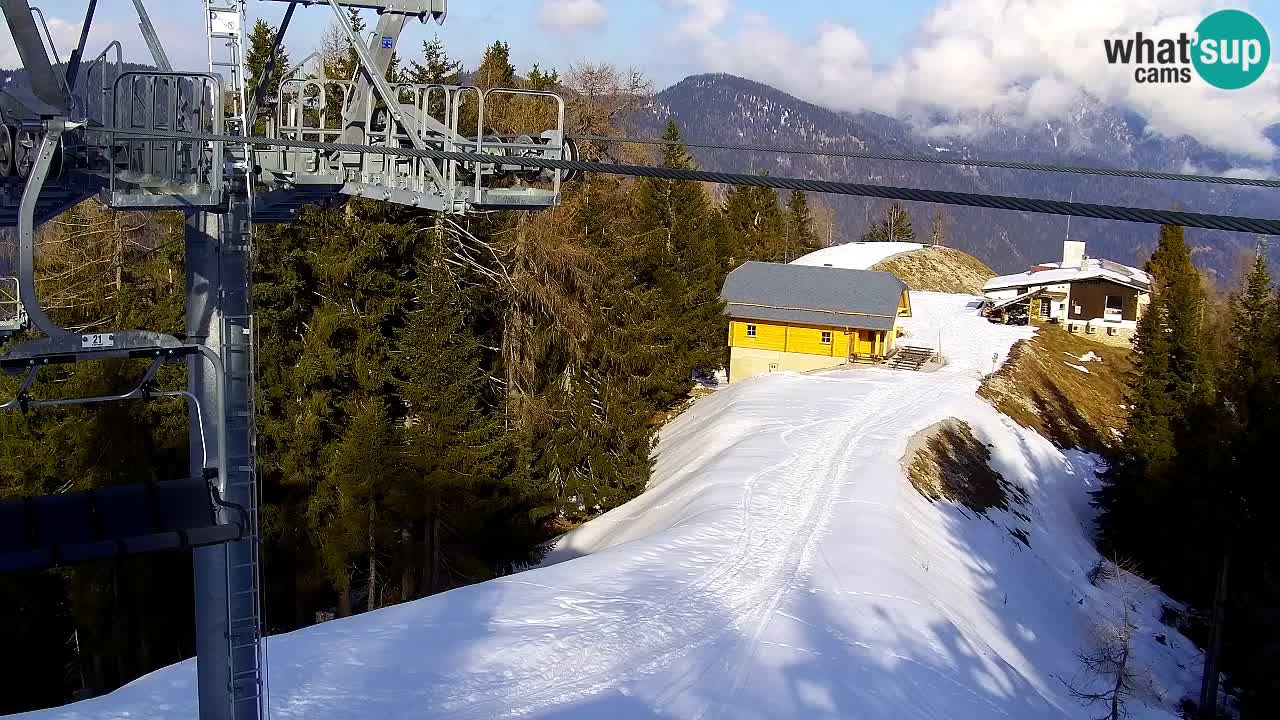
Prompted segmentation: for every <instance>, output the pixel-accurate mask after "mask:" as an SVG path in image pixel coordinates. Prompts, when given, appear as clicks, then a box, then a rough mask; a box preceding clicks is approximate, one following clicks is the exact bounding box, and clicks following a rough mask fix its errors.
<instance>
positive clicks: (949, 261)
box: [871, 245, 995, 295]
mask: <svg viewBox="0 0 1280 720" xmlns="http://www.w3.org/2000/svg"><path fill="white" fill-rule="evenodd" d="M871 269H872V270H883V271H885V272H891V273H893V274H894V275H897V276H898V278H899V279H901V280H902V282H904V283H906V284H907V287H908V288H911V289H912V290H926V291H931V292H945V293H964V294H967V295H981V294H982V284H983V283H985V282H986V281H987V280H989V279H991V278H992V277H993V276H995V273H994V272H992V271H991V268H989V267H987V266H986V265H985V264H983V262H982V261H981V260H979V259H978V258H976V257H974V256H972V255H969V254H968V253H963V252H960V251H959V250H953V249H951V248H948V247H941V246H937V245H929V246H927V247H924V248H921V249H920V250H915V251H912V252H908V253H903V254H901V255H895V256H893V257H891V258H886V259H884V260H881V261H880V262H878V263H876V264H875V265H873V266H871Z"/></svg>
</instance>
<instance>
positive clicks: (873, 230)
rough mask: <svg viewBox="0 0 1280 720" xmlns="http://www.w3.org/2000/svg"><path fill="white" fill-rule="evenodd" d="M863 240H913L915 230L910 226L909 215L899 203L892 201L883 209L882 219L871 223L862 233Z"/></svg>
mask: <svg viewBox="0 0 1280 720" xmlns="http://www.w3.org/2000/svg"><path fill="white" fill-rule="evenodd" d="M862 241H863V242H915V241H916V232H915V230H913V229H912V228H911V215H910V214H909V213H908V212H907V209H906V208H904V207H903V206H902V204H901V203H897V202H895V203H892V204H891V205H889V207H888V208H887V209H886V210H885V214H884V219H883V220H880V221H878V222H874V223H872V224H871V227H869V228H867V231H866V232H865V233H863V235H862Z"/></svg>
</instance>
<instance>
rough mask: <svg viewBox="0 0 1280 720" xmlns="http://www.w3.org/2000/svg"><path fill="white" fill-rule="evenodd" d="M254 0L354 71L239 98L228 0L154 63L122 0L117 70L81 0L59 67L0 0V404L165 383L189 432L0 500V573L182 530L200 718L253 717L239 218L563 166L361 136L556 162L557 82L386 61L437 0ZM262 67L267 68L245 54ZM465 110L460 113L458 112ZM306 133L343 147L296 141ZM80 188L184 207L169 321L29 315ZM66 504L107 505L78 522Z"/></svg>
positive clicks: (131, 546) (420, 192)
mask: <svg viewBox="0 0 1280 720" xmlns="http://www.w3.org/2000/svg"><path fill="white" fill-rule="evenodd" d="M263 1H264V2H289V7H288V9H287V11H286V13H285V15H284V19H283V21H282V23H281V27H280V28H279V31H278V32H277V35H276V38H275V44H276V46H277V47H278V46H279V44H280V43H281V41H282V38H283V36H284V34H285V31H286V29H287V27H288V25H289V22H290V20H291V19H292V17H293V15H294V13H295V11H296V9H297V8H298V6H309V5H323V6H326V7H328V9H329V10H330V11H331V12H332V14H333V18H334V22H335V23H336V25H337V27H338V28H339V29H340V30H341V31H342V33H343V34H344V35H345V36H346V37H347V39H348V41H349V42H350V43H351V45H352V47H353V48H354V49H355V51H356V55H357V59H358V69H357V72H356V73H355V75H354V76H353V77H350V78H330V77H326V75H325V69H324V63H323V62H322V61H321V59H319V58H317V57H316V56H314V55H313V56H311V57H310V58H308V60H305V61H303V63H302V64H301V65H299V66H297V67H294V68H288V69H287V72H286V73H285V80H284V82H283V83H282V84H281V85H280V86H279V87H273V88H268V87H265V86H263V87H259V88H258V89H257V92H256V93H255V94H254V95H253V96H250V95H249V93H248V90H247V88H246V80H247V76H246V73H245V60H246V44H245V33H246V29H247V21H246V0H203V2H204V13H205V25H206V28H205V29H206V35H207V37H208V43H209V66H208V67H207V68H205V69H203V70H200V71H194V72H193V71H180V70H174V69H173V68H172V67H171V66H170V64H169V60H168V57H167V55H166V53H165V52H164V46H163V44H162V43H161V41H160V39H159V38H158V37H157V36H156V33H155V30H154V27H153V26H152V24H151V22H150V20H149V18H148V17H147V13H146V9H145V7H144V6H143V3H142V0H134V6H135V7H136V9H137V12H138V18H139V29H140V30H141V31H142V34H143V37H144V38H145V40H146V43H147V47H148V50H149V52H150V54H151V57H152V59H153V62H154V64H155V66H156V68H157V69H156V70H147V71H126V70H125V69H124V65H123V48H122V46H121V44H120V43H119V42H112V43H110V44H108V45H107V47H106V48H105V49H103V50H102V52H100V53H99V54H97V55H94V56H92V57H91V58H88V59H87V60H86V55H85V42H86V39H87V37H88V35H89V29H90V27H91V26H92V23H93V16H94V10H95V9H96V5H97V0H87V8H86V13H85V18H84V24H83V28H82V32H81V34H80V40H79V44H78V46H77V47H75V48H74V49H72V51H71V53H70V54H69V56H68V62H67V65H66V67H65V69H64V68H59V67H58V66H57V65H55V63H58V62H59V56H58V53H57V50H56V48H55V47H54V45H53V39H52V36H51V35H50V34H49V32H48V30H47V28H46V27H45V26H44V19H43V16H41V15H39V13H38V11H36V10H35V8H32V7H30V6H29V4H28V2H27V0H0V10H3V13H4V16H5V21H6V22H7V23H8V26H9V30H10V32H11V33H12V35H13V38H14V44H15V45H16V47H17V50H18V53H19V55H20V56H21V58H22V63H23V67H24V68H25V69H26V71H27V74H28V75H29V77H30V89H29V91H28V90H13V89H8V88H6V89H5V90H2V91H0V226H8V227H13V228H15V231H16V236H17V241H18V242H17V244H18V277H17V292H16V298H12V299H10V300H7V301H6V300H4V299H0V302H3V304H4V305H5V307H7V308H10V311H9V312H6V313H5V314H3V316H2V317H0V330H3V331H6V332H13V331H17V330H20V329H21V328H24V327H26V328H29V329H30V330H34V331H38V333H39V334H41V335H42V337H37V338H35V339H24V340H22V341H20V342H16V343H14V344H12V345H10V347H9V348H8V350H7V352H5V353H4V355H3V356H0V367H3V369H4V370H5V371H7V372H10V373H14V374H21V375H23V382H22V385H21V387H20V390H19V393H18V395H17V397H15V398H13V399H12V400H10V401H8V402H5V403H3V404H0V409H9V408H14V409H19V410H21V411H23V412H27V411H29V410H31V409H32V408H38V407H41V406H44V405H57V404H79V403H95V402H106V401H116V400H149V399H153V398H165V397H180V398H184V399H185V400H186V401H187V405H188V408H189V422H190V434H191V468H190V470H191V472H190V478H188V479H185V480H176V481H169V482H161V483H152V484H149V485H148V484H142V485H138V486H124V487H123V488H105V489H100V490H96V491H90V492H86V493H73V494H71V495H65V494H64V495H58V496H49V497H45V498H31V499H27V500H23V501H4V502H2V503H0V525H4V524H5V523H6V522H8V523H12V526H13V527H15V528H18V530H15V531H14V532H13V533H11V534H10V535H7V536H6V535H4V534H3V533H0V572H5V571H17V570H30V569H39V568H43V567H50V566H53V565H59V564H70V563H74V562H82V561H87V560H92V559H97V558H101V557H109V556H113V555H118V554H134V553H143V552H155V551H161V550H178V549H192V550H193V552H194V559H195V579H194V582H195V590H196V593H195V597H196V652H197V666H198V685H199V688H198V692H199V707H200V718H201V720H257V719H259V718H262V717H264V716H265V714H266V686H265V680H266V670H265V656H264V653H263V644H262V631H263V624H262V605H261V599H260V595H261V557H260V554H259V552H260V550H259V516H258V509H259V504H260V499H261V488H260V487H259V485H258V477H257V472H256V465H257V463H256V456H255V426H254V405H253V398H254V389H255V388H254V382H255V377H254V375H255V362H254V342H253V341H254V324H253V313H252V307H251V304H250V299H251V293H252V278H251V274H250V259H251V257H252V251H253V225H254V223H255V222H258V223H281V222H289V221H291V220H292V219H293V217H294V216H295V214H296V211H297V210H298V209H299V208H301V207H303V206H304V205H307V204H312V203H326V204H333V203H338V202H342V201H344V200H345V199H346V198H348V197H353V196H360V197H366V198H372V199H380V200H387V201H391V202H396V203H401V204H405V205H411V206H416V207H420V208H423V209H425V210H433V211H437V212H447V213H465V212H468V211H471V210H474V209H484V210H491V209H526V210H536V209H541V208H545V207H549V206H552V205H555V204H557V203H558V202H559V198H560V183H561V181H562V180H563V179H564V171H562V170H547V169H538V168H528V167H524V166H520V165H516V164H511V165H507V164H503V163H502V162H500V161H499V160H496V159H495V160H492V161H489V162H467V161H460V160H432V159H426V158H418V157H405V156H404V154H403V153H400V154H398V155H397V154H390V153H386V154H384V153H380V152H378V151H377V148H378V147H382V148H386V149H388V150H402V149H413V150H418V151H422V150H434V151H441V152H455V153H457V152H465V153H475V154H486V155H487V156H489V157H495V158H502V157H511V158H541V159H552V160H572V159H576V152H575V148H574V146H573V144H572V142H570V141H568V140H567V139H566V137H565V132H564V101H563V100H562V99H561V98H560V97H559V96H557V95H556V94H554V93H550V92H534V91H527V90H517V89H504V88H492V89H481V88H477V87H474V86H451V85H432V84H426V85H423V84H412V83H398V82H390V81H388V80H387V79H386V71H387V67H388V64H389V62H390V59H391V56H392V54H393V52H394V50H395V46H396V43H397V41H398V40H399V36H400V33H401V32H402V30H403V29H404V27H405V25H406V24H407V23H408V22H409V20H412V19H416V20H418V21H420V22H425V21H427V20H435V21H437V22H443V20H444V17H445V14H446V6H445V0H299V1H298V2H292V1H290V0H263ZM348 8H360V9H365V10H372V11H374V12H376V13H377V14H378V16H379V17H378V24H377V26H376V30H375V31H374V32H373V33H372V35H371V37H369V38H367V39H365V38H361V37H358V36H357V34H356V32H355V30H354V29H353V28H352V27H351V24H350V22H349V20H348V13H347V9H348ZM37 19H38V20H37ZM50 52H52V53H53V54H54V60H53V62H51V61H50V57H49V54H50ZM274 54H275V53H274V49H273V52H272V53H271V55H269V57H273V56H274ZM272 75H273V71H272V69H270V68H269V69H268V70H267V71H266V72H264V73H263V76H264V77H271V76H272ZM495 96H504V101H505V102H511V101H512V100H511V98H513V97H516V96H518V97H519V101H520V102H524V103H533V104H545V108H546V112H545V113H543V116H544V117H551V118H554V121H553V122H552V123H550V126H549V127H542V128H532V129H529V130H528V131H526V132H522V133H518V134H508V135H503V134H500V133H496V132H494V131H493V130H492V129H491V128H490V127H489V126H488V125H487V124H486V123H485V107H486V104H489V103H490V101H491V99H492V98H493V97H495ZM471 118H474V123H475V124H474V125H468V126H467V127H462V126H461V123H463V122H466V123H470V122H471ZM464 119H465V120H464ZM255 127H265V133H266V137H268V138H272V139H278V140H282V141H286V143H288V142H289V141H294V142H292V144H289V145H287V146H280V147H276V148H274V149H254V148H253V147H251V146H250V145H249V144H248V143H239V142H231V141H229V140H228V138H237V137H248V136H250V135H253V133H254V128H255ZM213 138H218V139H213ZM307 143H312V144H314V143H328V144H333V143H341V144H344V145H346V146H348V147H349V146H359V147H360V149H357V150H346V149H343V150H335V149H327V148H311V147H303V146H304V145H306V144H307ZM95 195H96V196H97V197H99V198H100V199H101V200H102V202H103V203H105V204H106V205H108V206H110V207H112V208H128V209H132V210H175V209H176V210H180V211H182V212H183V213H184V214H185V216H186V238H185V249H186V272H187V278H186V295H187V297H186V333H185V337H183V338H177V337H172V336H167V335H163V334H161V333H157V332H153V331H149V330H130V329H118V330H115V331H113V332H105V333H87V334H82V333H79V332H73V331H71V330H68V329H65V328H62V327H60V326H58V325H57V324H56V323H55V322H53V320H51V319H50V318H49V317H48V316H47V315H46V314H45V312H44V310H43V309H42V307H41V304H40V300H39V297H38V294H37V292H36V283H35V231H36V228H37V227H38V226H39V225H40V224H41V223H44V222H46V221H48V220H49V219H51V218H53V217H55V216H57V215H58V214H59V213H61V212H62V211H64V210H66V209H67V208H69V207H71V206H73V205H75V204H76V203H79V202H81V201H83V200H85V199H88V198H90V197H92V196H95ZM13 301H16V302H13ZM22 337H25V335H24V336H22ZM118 358H147V359H150V360H151V366H150V368H149V370H148V371H147V373H146V374H145V376H144V377H143V379H142V381H141V382H139V383H138V384H137V385H136V386H135V387H133V388H132V389H130V390H128V391H126V392H122V393H120V394H118V395H112V396H108V397H97V398H68V399H64V400H38V399H34V398H32V397H31V396H30V395H29V391H30V390H31V388H32V386H33V385H34V384H35V383H36V382H37V381H38V374H39V371H40V368H42V367H45V366H47V365H50V364H54V363H74V362H87V361H95V360H105V359H118ZM170 362H185V363H186V364H187V367H188V381H187V387H186V388H185V389H174V390H162V389H160V388H157V387H156V384H155V375H156V372H157V370H158V368H159V367H160V366H162V365H163V364H165V363H170ZM6 513H7V514H6ZM85 517H102V518H105V520H104V521H103V522H101V523H85V522H83V518H85ZM99 525H100V526H101V527H97V526H99ZM90 526H94V529H92V530H89V529H86V528H88V527H90ZM6 538H7V539H6Z"/></svg>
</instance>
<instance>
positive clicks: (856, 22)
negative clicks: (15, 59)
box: [35, 0, 934, 86]
mask: <svg viewBox="0 0 1280 720" xmlns="http://www.w3.org/2000/svg"><path fill="white" fill-rule="evenodd" d="M35 4H37V5H38V6H39V7H41V9H43V10H44V12H45V13H46V14H47V15H49V16H51V17H57V18H60V19H63V20H66V21H68V23H72V22H78V19H79V18H80V17H82V16H83V12H84V7H85V5H86V3H85V2H84V0H38V1H37V2H36V3H35ZM933 4H934V2H933V1H932V0H897V1H896V2H864V1H861V0H849V1H847V2H837V1H826V2H824V1H820V0H808V1H806V0H796V1H794V2H789V3H785V4H780V3H777V2H769V1H768V0H740V1H739V2H736V3H735V4H734V8H733V14H732V15H731V16H730V17H729V18H728V19H727V21H726V24H725V27H726V28H729V29H732V28H733V27H734V25H735V24H736V23H737V22H738V21H739V19H740V18H741V17H742V16H744V15H746V14H748V13H759V14H761V15H765V16H768V17H769V19H770V21H771V22H773V23H776V24H777V26H778V27H779V28H780V29H782V30H784V31H786V32H789V33H795V34H797V35H801V34H803V33H805V32H807V31H808V30H810V29H811V28H812V27H814V26H815V25H816V24H817V23H819V22H821V21H824V20H827V21H835V22H841V23H845V24H848V25H851V26H853V27H857V28H859V29H865V37H866V39H867V41H868V42H869V44H870V45H871V47H872V49H873V51H874V53H875V56H876V58H877V59H878V60H881V61H886V62H887V61H888V60H890V59H892V57H893V56H894V55H895V54H896V53H897V52H898V51H899V49H900V48H901V46H902V44H903V42H904V40H905V39H906V37H907V36H908V34H909V33H910V32H911V30H912V28H913V27H915V25H916V24H917V23H918V22H919V21H920V19H921V17H923V16H924V14H925V13H926V12H927V11H928V9H929V8H930V7H931V6H932V5H933ZM146 6H147V10H148V12H149V13H150V14H151V18H152V21H153V22H154V23H155V24H156V26H157V29H158V31H159V32H160V34H161V36H162V39H163V40H165V41H166V47H167V51H168V52H169V53H170V54H171V55H172V56H173V58H172V59H173V60H174V62H175V65H177V64H183V65H188V66H198V65H199V64H200V62H201V60H202V59H203V58H204V49H203V41H202V40H201V38H200V37H199V34H198V33H191V32H190V30H191V29H192V28H197V27H199V24H200V22H201V17H202V14H203V13H202V3H201V2H200V1H199V0H167V1H165V2H158V1H157V0H147V1H146ZM286 7H287V4H286V3H283V2H277V1H275V0H251V1H250V3H249V12H250V15H251V16H252V17H262V18H265V19H266V20H268V21H269V22H272V23H277V22H278V21H279V19H280V18H281V17H282V16H283V15H284V10H285V8H286ZM540 10H541V0H453V2H451V3H450V8H449V17H448V21H447V22H446V23H445V24H444V26H442V27H437V26H436V25H435V24H433V23H429V24H426V25H419V24H417V23H416V22H414V23H412V24H411V26H410V27H409V29H408V31H407V32H406V34H405V37H404V38H403V40H402V42H401V44H400V47H401V51H402V54H405V55H410V54H411V53H413V52H416V51H417V50H418V48H420V47H421V42H422V40H423V39H426V38H430V37H431V35H432V34H433V33H437V32H438V33H439V34H440V36H441V38H442V39H443V40H444V41H445V42H446V43H447V45H448V47H449V49H450V52H451V53H453V54H454V55H455V56H456V57H458V58H460V59H461V60H462V61H463V62H464V63H466V64H467V65H469V66H472V67H474V66H475V64H476V63H478V62H479V59H480V57H481V54H482V53H483V51H484V47H485V46H486V45H487V44H489V43H490V42H492V41H494V40H497V39H501V40H505V41H506V42H508V43H510V44H511V47H512V52H513V56H514V60H515V61H516V64H517V65H518V66H521V67H526V66H528V65H530V64H531V63H534V62H537V63H540V64H542V65H543V66H544V67H545V66H552V67H557V68H563V67H565V66H567V65H568V64H569V63H571V62H573V61H575V60H579V59H584V58H587V59H592V60H609V61H611V62H614V63H616V64H620V65H635V66H638V67H643V68H644V69H645V70H646V73H647V74H648V75H649V76H650V77H651V78H653V79H654V81H655V82H657V83H658V84H659V86H663V85H667V84H670V83H672V82H675V81H676V80H679V79H680V78H681V77H684V76H685V75H687V74H690V73H693V72H697V71H698V70H699V68H698V66H697V63H696V62H694V61H693V60H692V59H691V58H687V57H682V56H672V55H671V54H670V53H667V52H664V51H663V49H664V46H665V43H663V42H662V40H661V37H660V36H661V35H662V32H663V29H664V28H665V29H667V30H668V31H669V30H671V29H672V28H674V27H675V26H676V24H677V22H678V16H679V15H680V9H679V8H678V6H677V5H674V4H669V3H667V2H663V1H662V0H629V1H627V2H609V3H608V10H609V17H608V20H607V22H606V23H605V24H604V25H603V27H601V28H598V29H596V28H593V29H587V30H582V31H577V32H570V33H564V32H556V31H547V30H544V29H543V28H541V27H539V23H538V15H539V12H540ZM366 14H367V15H368V16H369V17H370V22H371V23H372V22H373V20H372V18H373V14H372V12H369V11H366ZM135 17H136V16H135V15H134V11H133V4H132V3H131V2H129V1H128V0H101V1H100V3H99V9H98V14H97V21H98V22H99V23H101V24H103V25H107V24H109V25H110V26H111V28H112V29H113V30H114V31H115V37H118V38H120V39H122V40H124V39H126V38H128V39H136V40H140V39H141V38H140V35H139V34H138V32H137V30H136V29H135V26H136V20H135ZM331 17H332V13H331V12H330V10H329V9H328V8H327V7H324V6H312V7H308V8H302V7H300V8H299V9H298V11H297V12H296V13H295V14H294V21H293V25H292V27H291V28H290V31H289V34H288V37H287V42H286V44H287V45H288V46H289V47H290V49H291V50H293V51H295V52H296V51H300V50H304V49H305V50H309V49H311V48H312V47H313V46H314V44H315V42H316V40H317V38H318V37H319V35H320V34H321V33H322V32H323V31H324V29H325V27H326V26H327V25H328V23H329V21H330V19H331ZM55 34H56V33H55ZM98 35H99V36H100V37H101V39H102V40H103V41H104V42H105V37H106V36H105V34H102V33H99V34H98ZM95 39H99V38H95ZM125 44H126V46H127V47H128V48H129V49H128V50H126V52H129V51H130V50H131V52H130V54H132V55H133V56H134V59H137V60H145V59H146V57H147V56H146V54H145V52H146V51H145V46H143V45H142V43H141V42H133V43H127V42H126V43H125ZM63 54H65V49H64V50H63ZM180 60H181V61H183V62H181V63H180V62H179V61H180Z"/></svg>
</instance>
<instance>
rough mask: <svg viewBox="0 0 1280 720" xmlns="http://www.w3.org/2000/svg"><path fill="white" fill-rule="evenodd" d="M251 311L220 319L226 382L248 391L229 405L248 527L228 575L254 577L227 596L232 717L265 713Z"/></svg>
mask: <svg viewBox="0 0 1280 720" xmlns="http://www.w3.org/2000/svg"><path fill="white" fill-rule="evenodd" d="M254 332H255V329H254V324H253V316H252V315H231V316H226V317H224V318H223V319H222V343H221V348H220V349H221V355H222V358H223V362H224V363H226V368H227V369H226V375H225V379H226V380H225V381H226V382H227V383H228V385H229V386H230V385H232V384H237V385H242V386H243V388H244V390H243V391H239V390H237V391H236V392H229V393H228V394H227V396H228V404H227V408H226V422H227V435H228V436H229V437H230V436H239V437H241V438H247V442H243V443H232V442H230V441H229V442H228V444H229V445H231V448H228V450H229V452H228V455H227V468H226V487H227V491H226V492H227V496H228V498H232V499H233V500H232V501H233V502H237V503H239V504H241V505H242V506H243V507H245V508H246V510H247V511H248V515H249V528H248V531H247V532H246V533H245V536H244V538H243V539H242V540H240V541H239V542H237V543H235V544H234V545H232V546H229V547H228V557H227V574H228V583H229V585H228V586H229V587H236V586H240V587H243V583H237V584H231V583H230V575H231V574H233V573H236V574H239V573H245V574H247V575H248V576H250V577H251V581H250V585H249V587H247V588H245V589H242V590H238V591H235V592H233V593H231V594H230V595H229V596H228V598H227V617H228V619H229V628H230V632H229V633H228V638H227V641H228V643H229V647H230V658H231V667H230V669H229V677H230V679H231V702H232V708H233V717H237V718H238V717H244V716H245V715H246V713H247V714H250V715H252V714H254V713H253V711H252V710H251V709H248V708H245V707H243V706H244V705H246V704H250V703H252V704H254V705H256V706H257V707H258V708H259V710H258V711H257V713H256V714H257V716H258V717H263V716H265V705H266V692H265V689H266V688H265V657H264V653H263V649H262V601H261V598H262V593H261V589H262V562H261V542H260V534H259V533H260V523H259V508H260V507H261V504H262V488H261V486H260V484H259V482H258V471H257V423H256V421H255V415H256V410H255V407H254V391H255V386H256V377H255V376H256V367H255V364H256V358H255V352H254Z"/></svg>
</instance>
